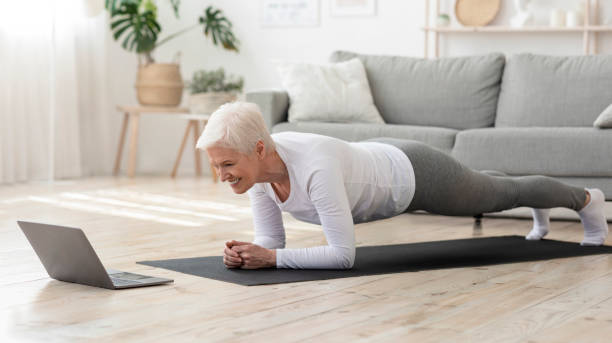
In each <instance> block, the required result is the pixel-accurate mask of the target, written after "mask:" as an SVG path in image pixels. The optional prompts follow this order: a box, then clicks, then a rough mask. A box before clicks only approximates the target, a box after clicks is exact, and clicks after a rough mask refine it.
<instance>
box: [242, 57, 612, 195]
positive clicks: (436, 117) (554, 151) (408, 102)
mask: <svg viewBox="0 0 612 343" xmlns="http://www.w3.org/2000/svg"><path fill="white" fill-rule="evenodd" d="M354 57H357V58H359V59H361V61H362V62H363V63H364V65H365V68H366V72H367V76H368V81H369V83H370V88H371V91H372V96H373V98H374V103H375V105H376V107H377V108H378V110H379V112H380V113H381V115H382V117H383V118H384V120H385V122H386V124H363V123H328V122H325V123H322V122H295V123H293V122H288V121H287V110H288V107H289V105H290V104H289V97H288V94H287V93H286V92H285V91H283V90H258V91H251V92H248V93H247V95H246V98H247V100H248V101H251V102H255V103H257V104H258V105H259V106H260V108H261V110H262V112H263V115H264V118H265V120H266V123H267V125H268V127H269V128H270V130H271V132H281V131H299V132H313V133H319V134H324V135H328V136H334V137H338V138H342V139H345V140H348V141H359V140H364V139H367V138H372V137H382V136H385V137H397V138H404V139H413V140H417V141H421V142H424V143H427V144H429V145H431V146H433V147H436V148H438V149H440V150H442V151H444V152H446V153H448V154H450V155H452V156H453V157H455V158H456V159H458V160H459V161H461V162H462V163H464V164H466V165H467V166H469V167H471V168H473V169H476V170H498V171H501V172H504V173H507V174H509V175H535V174H540V175H548V176H553V177H555V178H557V179H559V180H561V181H564V182H568V183H570V184H574V185H577V186H581V187H597V188H600V189H601V190H602V191H603V192H604V193H605V194H606V199H608V200H612V129H597V128H594V127H593V121H594V120H595V119H596V118H597V116H598V115H599V114H600V113H601V112H602V111H603V110H604V109H605V108H606V107H607V106H608V105H610V104H611V103H612V56H609V55H597V56H565V57H553V56H540V55H533V54H518V55H513V56H510V57H508V58H505V57H504V55H502V54H498V53H494V54H489V55H483V56H470V57H456V58H440V59H436V60H426V59H419V58H409V57H400V56H375V55H361V54H356V53H351V52H345V51H337V52H334V53H333V54H332V56H331V61H332V62H338V61H345V60H348V59H351V58H354ZM313 100H315V101H316V99H313Z"/></svg>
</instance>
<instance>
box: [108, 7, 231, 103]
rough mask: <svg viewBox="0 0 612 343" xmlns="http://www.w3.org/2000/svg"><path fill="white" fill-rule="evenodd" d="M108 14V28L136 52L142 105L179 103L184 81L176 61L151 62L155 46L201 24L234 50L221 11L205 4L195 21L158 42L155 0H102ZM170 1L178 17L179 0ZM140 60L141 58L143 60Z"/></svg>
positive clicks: (214, 39) (208, 33) (218, 42)
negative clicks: (109, 20) (109, 19)
mask: <svg viewBox="0 0 612 343" xmlns="http://www.w3.org/2000/svg"><path fill="white" fill-rule="evenodd" d="M105 1H106V2H105V6H106V9H107V10H108V11H109V13H110V17H111V23H110V28H111V31H112V32H113V38H114V39H115V40H117V41H118V40H120V39H122V43H121V46H122V47H123V48H124V49H125V50H128V51H134V52H136V53H137V54H138V75H137V78H136V79H137V81H136V91H137V95H138V101H139V102H140V103H141V104H143V105H161V106H176V105H178V104H180V103H181V97H182V95H183V89H184V84H183V80H182V78H181V73H180V70H179V65H178V63H155V59H154V58H153V52H154V51H155V49H157V48H158V47H160V46H161V45H163V44H164V43H166V42H168V41H169V40H171V39H173V38H176V37H177V36H179V35H182V34H183V33H185V32H187V31H190V30H193V29H195V28H197V27H202V30H203V33H204V35H205V36H206V37H210V38H211V39H212V42H213V44H214V45H216V46H219V45H220V46H221V47H222V48H224V49H226V50H230V51H235V52H238V43H239V42H238V39H237V38H236V37H235V36H234V34H233V33H232V23H231V22H230V21H229V20H228V19H227V18H226V17H225V16H224V15H223V14H222V13H221V10H219V9H215V8H213V7H212V6H208V7H207V8H206V9H205V11H204V14H203V15H202V16H200V17H199V18H198V23H196V24H195V25H193V26H190V27H187V28H185V29H183V30H180V31H178V32H175V33H173V34H171V35H169V36H167V37H165V38H164V39H162V40H159V41H158V35H159V34H160V32H161V30H162V28H161V26H160V24H159V22H158V21H157V6H156V4H155V0H105ZM168 1H170V3H171V5H172V8H173V10H174V15H175V17H176V18H177V19H178V18H179V13H178V9H179V4H180V0H168ZM143 60H144V61H143Z"/></svg>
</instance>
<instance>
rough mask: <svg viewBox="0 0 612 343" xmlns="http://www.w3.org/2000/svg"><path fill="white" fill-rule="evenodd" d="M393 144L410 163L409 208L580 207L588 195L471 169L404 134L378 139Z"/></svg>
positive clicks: (542, 179)
mask: <svg viewBox="0 0 612 343" xmlns="http://www.w3.org/2000/svg"><path fill="white" fill-rule="evenodd" d="M368 141H373V142H380V143H386V144H391V145H393V146H396V147H398V148H399V149H401V150H402V151H403V152H404V153H405V154H406V155H407V156H408V158H409V159H410V162H412V167H413V168H414V174H415V178H416V189H415V194H414V198H413V200H412V202H411V203H410V206H409V207H408V209H407V211H415V210H424V211H427V212H430V213H435V214H442V215H449V216H467V215H472V216H473V215H479V214H482V213H488V212H498V211H502V210H508V209H511V208H515V207H520V206H527V207H533V208H552V207H566V208H569V209H572V210H576V211H578V210H580V209H581V208H582V207H583V205H584V201H585V200H586V191H585V190H584V189H583V188H579V187H574V186H570V185H567V184H564V183H562V182H559V181H557V180H555V179H553V178H550V177H547V176H541V175H533V176H520V177H509V176H506V175H505V174H503V173H500V172H495V171H490V172H487V171H484V172H478V171H475V170H472V169H470V168H468V167H466V166H464V165H462V164H461V163H459V162H458V161H457V160H455V159H454V158H452V157H450V156H449V155H447V154H445V153H443V152H442V151H439V150H437V149H435V148H432V147H430V146H428V145H426V144H423V143H420V142H417V141H413V140H406V139H397V138H386V137H382V138H374V139H369V140H368Z"/></svg>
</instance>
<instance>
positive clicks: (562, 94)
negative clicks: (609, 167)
mask: <svg viewBox="0 0 612 343" xmlns="http://www.w3.org/2000/svg"><path fill="white" fill-rule="evenodd" d="M611 103H612V56H610V55H595V56H543V55H533V54H518V55H513V56H510V57H509V58H508V59H507V61H506V68H505V69H504V75H503V78H502V86H501V92H500V95H499V103H498V107H497V117H496V119H495V126H499V127H517V126H543V127H554V126H593V121H595V119H596V118H597V116H598V115H599V114H600V113H601V112H602V111H603V110H604V109H605V108H606V107H608V105H610V104H611Z"/></svg>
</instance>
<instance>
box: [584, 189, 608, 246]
mask: <svg viewBox="0 0 612 343" xmlns="http://www.w3.org/2000/svg"><path fill="white" fill-rule="evenodd" d="M586 190H587V191H589V193H590V194H591V200H590V201H589V203H588V204H587V205H586V206H585V207H584V208H583V209H582V210H580V211H578V214H579V215H580V221H581V222H582V226H584V239H583V240H582V242H581V243H580V245H602V244H604V241H605V240H606V237H608V222H607V221H606V215H605V214H604V203H605V201H606V198H605V196H604V194H603V192H602V191H601V190H599V189H597V188H586Z"/></svg>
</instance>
